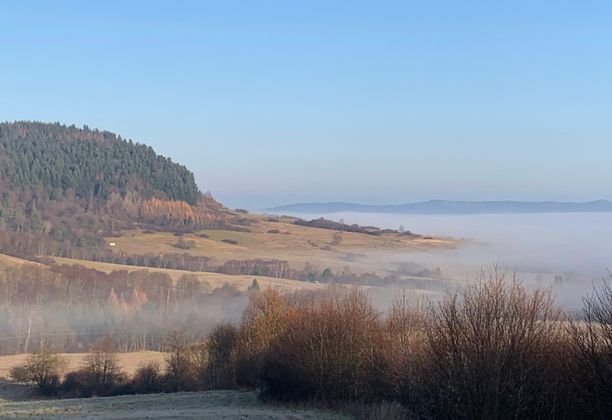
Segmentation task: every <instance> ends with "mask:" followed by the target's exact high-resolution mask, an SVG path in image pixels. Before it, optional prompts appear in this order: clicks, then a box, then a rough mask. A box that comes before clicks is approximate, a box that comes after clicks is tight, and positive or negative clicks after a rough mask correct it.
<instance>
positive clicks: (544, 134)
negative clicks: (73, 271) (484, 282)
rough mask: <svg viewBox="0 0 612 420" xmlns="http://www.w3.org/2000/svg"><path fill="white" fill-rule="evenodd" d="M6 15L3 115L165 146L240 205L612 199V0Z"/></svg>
mask: <svg viewBox="0 0 612 420" xmlns="http://www.w3.org/2000/svg"><path fill="white" fill-rule="evenodd" d="M0 20H1V22H2V23H1V24H0V95H1V96H0V98H1V100H0V120H21V119H28V120H43V121H60V122H64V123H66V124H72V123H75V124H77V125H82V124H87V125H89V126H91V127H98V128H101V129H107V130H111V131H114V132H117V133H119V134H121V135H122V136H124V137H128V138H132V139H134V140H136V141H140V142H144V143H147V144H150V145H152V146H153V147H155V149H156V150H157V151H159V152H160V153H162V154H165V155H168V156H170V157H172V158H173V159H174V160H176V161H179V162H181V163H184V164H186V165H187V166H189V167H190V168H191V169H192V170H193V171H194V173H195V174H196V179H197V181H198V184H199V185H200V188H201V189H203V190H205V191H206V190H210V191H211V192H212V193H213V194H214V195H215V196H216V197H217V198H219V199H220V200H221V201H223V202H225V203H227V204H228V205H230V206H241V207H249V208H260V207H265V206H270V205H276V204H283V203H287V202H295V201H341V200H342V201H358V202H367V203H382V202H384V203H402V202H410V201H417V200H423V199H430V198H445V199H521V200H544V199H556V200H589V199H596V198H612V176H610V173H611V170H612V165H611V164H612V3H610V2H609V1H580V2H578V1H572V2H565V1H513V2H491V1H481V2H476V1H465V2H458V1H427V2H423V1H420V2H410V1H401V2H388V1H371V2H359V1H346V2H342V1H303V2H298V1H278V2H271V1H244V2H239V1H223V2H210V3H208V2H204V1H199V2H186V1H172V2H170V1H168V2H152V1H147V2H137V1H123V2H112V1H103V2H102V1H100V2H96V3H94V2H82V1H79V2H63V1H53V2H51V1H49V2H41V1H36V2H35V1H31V2H28V1H20V2H5V3H4V4H3V5H2V7H1V8H0Z"/></svg>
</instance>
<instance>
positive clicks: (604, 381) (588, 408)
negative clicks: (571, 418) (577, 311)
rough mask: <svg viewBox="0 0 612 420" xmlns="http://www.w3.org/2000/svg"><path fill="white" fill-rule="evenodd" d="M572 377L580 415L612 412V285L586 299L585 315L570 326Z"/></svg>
mask: <svg viewBox="0 0 612 420" xmlns="http://www.w3.org/2000/svg"><path fill="white" fill-rule="evenodd" d="M568 333H569V336H570V357H569V358H568V370H569V378H570V382H571V388H572V391H573V396H574V399H575V400H576V401H577V403H578V406H577V407H576V409H577V410H578V412H579V414H580V415H582V416H584V415H586V416H587V417H589V418H600V419H605V418H609V417H610V413H612V286H611V284H610V280H607V281H606V280H604V281H603V283H602V287H601V288H600V289H599V290H595V291H594V292H593V293H592V294H591V295H589V296H587V297H585V298H584V308H583V313H582V317H581V318H580V319H577V320H574V322H572V323H571V324H570V328H569V331H568Z"/></svg>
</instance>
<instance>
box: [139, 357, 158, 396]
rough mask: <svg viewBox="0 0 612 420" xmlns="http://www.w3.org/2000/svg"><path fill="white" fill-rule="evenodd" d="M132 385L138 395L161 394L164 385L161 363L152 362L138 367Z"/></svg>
mask: <svg viewBox="0 0 612 420" xmlns="http://www.w3.org/2000/svg"><path fill="white" fill-rule="evenodd" d="M131 384H132V387H133V389H134V392H135V393H137V394H152V393H157V392H161V391H162V385H163V384H162V374H161V369H160V366H159V363H156V362H150V363H146V364H142V365H140V366H138V368H137V369H136V372H135V373H134V377H133V378H132V381H131Z"/></svg>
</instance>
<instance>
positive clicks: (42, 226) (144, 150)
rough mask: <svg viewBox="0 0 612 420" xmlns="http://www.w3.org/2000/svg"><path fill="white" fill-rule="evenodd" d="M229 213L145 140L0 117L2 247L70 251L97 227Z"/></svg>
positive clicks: (174, 226) (160, 224)
mask: <svg viewBox="0 0 612 420" xmlns="http://www.w3.org/2000/svg"><path fill="white" fill-rule="evenodd" d="M230 218H231V215H230V214H229V213H228V212H227V210H226V209H224V208H223V206H221V205H220V204H219V203H218V202H216V201H215V200H214V199H213V198H212V197H211V196H209V195H205V194H202V193H201V192H200V191H199V190H198V187H197V185H196V183H195V181H194V176H193V173H192V172H191V171H189V170H188V169H187V168H186V167H184V166H182V165H179V164H177V163H174V162H172V160H170V159H168V158H166V157H163V156H160V155H158V154H156V153H155V151H154V150H153V149H152V148H151V147H149V146H145V145H143V144H139V143H134V142H132V141H131V140H130V141H128V140H124V139H122V138H121V137H120V136H117V135H115V134H113V133H110V132H107V131H98V130H92V129H89V128H88V127H86V126H85V127H83V128H77V127H75V126H69V127H68V126H65V125H61V124H59V123H56V124H46V123H40V122H14V123H0V228H3V230H4V232H2V234H1V235H0V252H6V253H10V254H12V255H25V256H31V255H41V254H52V255H62V256H71V255H73V254H75V252H76V251H75V249H77V248H81V249H93V248H95V247H96V246H99V245H100V244H101V243H102V242H101V241H102V240H101V238H102V235H103V234H106V235H113V234H115V233H118V232H121V231H122V230H124V229H130V228H134V227H137V226H140V227H145V228H147V229H154V230H169V231H175V232H176V231H191V230H193V229H196V228H203V227H209V226H215V225H223V224H224V223H226V222H227V220H229V219H230Z"/></svg>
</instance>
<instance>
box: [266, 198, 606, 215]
mask: <svg viewBox="0 0 612 420" xmlns="http://www.w3.org/2000/svg"><path fill="white" fill-rule="evenodd" d="M267 211H271V212H275V213H282V212H290V213H311V214H323V213H339V212H357V213H396V214H485V213H571V212H612V202H611V201H608V200H597V201H589V202H584V203H571V202H556V201H540V202H527V201H445V200H430V201H422V202H417V203H410V204H381V205H375V204H355V203H342V202H337V203H297V204H288V205H285V206H279V207H273V208H270V209H267Z"/></svg>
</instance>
